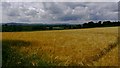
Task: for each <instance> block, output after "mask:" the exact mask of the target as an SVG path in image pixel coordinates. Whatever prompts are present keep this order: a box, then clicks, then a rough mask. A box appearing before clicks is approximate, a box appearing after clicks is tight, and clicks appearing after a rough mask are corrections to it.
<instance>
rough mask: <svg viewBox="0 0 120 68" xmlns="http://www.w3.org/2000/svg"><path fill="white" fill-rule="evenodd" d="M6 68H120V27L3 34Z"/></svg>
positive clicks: (4, 64) (4, 63)
mask: <svg viewBox="0 0 120 68" xmlns="http://www.w3.org/2000/svg"><path fill="white" fill-rule="evenodd" d="M2 47H3V51H2V52H3V66H11V65H13V66H21V65H22V66H117V65H118V27H105V28H89V29H73V30H51V31H31V32H2Z"/></svg>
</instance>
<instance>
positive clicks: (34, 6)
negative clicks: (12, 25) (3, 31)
mask: <svg viewBox="0 0 120 68" xmlns="http://www.w3.org/2000/svg"><path fill="white" fill-rule="evenodd" d="M117 19H118V3H117V2H2V22H3V23H8V22H18V23H47V24H54V23H75V24H76V23H85V22H88V21H99V20H102V21H104V20H112V21H116V20H117Z"/></svg>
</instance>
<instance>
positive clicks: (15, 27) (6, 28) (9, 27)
mask: <svg viewBox="0 0 120 68" xmlns="http://www.w3.org/2000/svg"><path fill="white" fill-rule="evenodd" d="M113 26H120V22H119V21H118V22H111V21H103V22H102V21H98V22H96V23H94V22H93V21H90V22H88V23H83V24H22V25H21V24H17V23H14V24H13V23H12V24H8V23H7V24H2V32H17V31H40V30H64V29H81V28H94V27H113Z"/></svg>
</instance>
